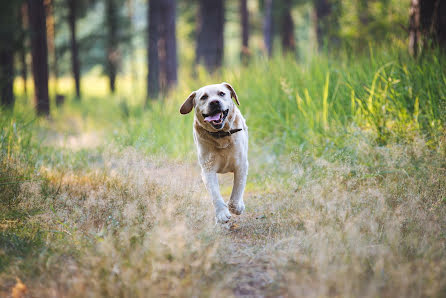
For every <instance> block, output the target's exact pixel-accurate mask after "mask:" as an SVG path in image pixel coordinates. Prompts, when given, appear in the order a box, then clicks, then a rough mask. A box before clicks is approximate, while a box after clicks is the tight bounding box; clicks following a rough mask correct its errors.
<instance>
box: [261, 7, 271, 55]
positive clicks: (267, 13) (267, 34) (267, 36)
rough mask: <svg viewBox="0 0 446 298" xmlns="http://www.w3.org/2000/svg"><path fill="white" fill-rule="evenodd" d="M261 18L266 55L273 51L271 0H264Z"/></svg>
mask: <svg viewBox="0 0 446 298" xmlns="http://www.w3.org/2000/svg"><path fill="white" fill-rule="evenodd" d="M264 6H265V8H264V19H263V41H264V44H265V49H266V52H267V54H268V57H271V55H272V52H273V0H265V4H264Z"/></svg>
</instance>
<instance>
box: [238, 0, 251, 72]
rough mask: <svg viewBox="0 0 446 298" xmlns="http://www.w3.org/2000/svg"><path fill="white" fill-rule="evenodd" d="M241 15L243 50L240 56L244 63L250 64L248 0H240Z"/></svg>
mask: <svg viewBox="0 0 446 298" xmlns="http://www.w3.org/2000/svg"><path fill="white" fill-rule="evenodd" d="M240 17H241V27H242V50H241V53H240V57H241V60H242V63H243V64H245V65H246V64H248V60H249V56H250V52H249V12H248V3H247V0H240Z"/></svg>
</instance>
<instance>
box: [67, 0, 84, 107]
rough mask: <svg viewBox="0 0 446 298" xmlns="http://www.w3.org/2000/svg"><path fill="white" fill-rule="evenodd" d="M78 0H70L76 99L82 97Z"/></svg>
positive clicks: (69, 10)
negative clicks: (77, 33)
mask: <svg viewBox="0 0 446 298" xmlns="http://www.w3.org/2000/svg"><path fill="white" fill-rule="evenodd" d="M77 1H78V0H68V25H69V27H70V49H71V71H72V73H73V78H74V85H75V89H76V99H78V100H80V97H81V82H80V64H79V48H78V44H77V38H76V20H77V14H78V3H77Z"/></svg>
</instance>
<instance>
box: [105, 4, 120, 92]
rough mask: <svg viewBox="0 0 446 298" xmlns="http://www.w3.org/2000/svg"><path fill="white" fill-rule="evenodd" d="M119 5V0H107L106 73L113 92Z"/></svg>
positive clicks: (116, 59) (114, 86) (117, 55)
mask: <svg viewBox="0 0 446 298" xmlns="http://www.w3.org/2000/svg"><path fill="white" fill-rule="evenodd" d="M118 15H119V12H118V5H117V0H106V1H105V18H106V27H107V62H106V73H107V75H108V78H109V86H110V91H111V93H115V90H116V74H117V71H118V61H119V58H120V57H119V52H118Z"/></svg>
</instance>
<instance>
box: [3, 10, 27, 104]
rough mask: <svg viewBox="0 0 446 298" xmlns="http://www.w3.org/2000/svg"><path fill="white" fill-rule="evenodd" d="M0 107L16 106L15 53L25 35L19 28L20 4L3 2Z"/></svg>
mask: <svg viewBox="0 0 446 298" xmlns="http://www.w3.org/2000/svg"><path fill="white" fill-rule="evenodd" d="M0 6H1V7H0V105H2V106H4V107H7V108H12V107H13V105H14V88H13V87H14V53H15V51H16V50H17V47H16V44H17V43H18V41H19V39H20V37H21V36H22V35H23V34H22V33H23V32H22V30H21V28H20V26H19V24H20V23H19V19H20V14H19V8H20V6H19V3H17V2H14V1H3V2H2V4H1V5H0Z"/></svg>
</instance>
